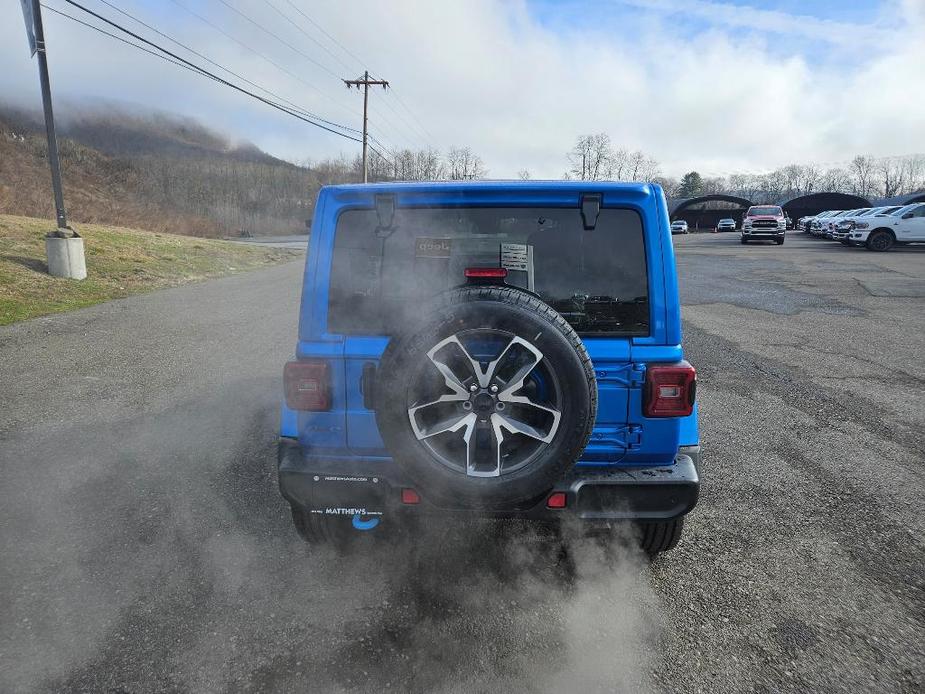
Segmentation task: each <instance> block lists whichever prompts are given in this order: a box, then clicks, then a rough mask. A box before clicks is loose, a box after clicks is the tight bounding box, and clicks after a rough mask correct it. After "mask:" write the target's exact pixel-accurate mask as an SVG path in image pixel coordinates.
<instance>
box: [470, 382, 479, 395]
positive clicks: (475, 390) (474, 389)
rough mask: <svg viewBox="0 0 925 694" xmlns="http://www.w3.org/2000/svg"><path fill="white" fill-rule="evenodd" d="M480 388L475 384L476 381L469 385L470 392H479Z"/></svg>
mask: <svg viewBox="0 0 925 694" xmlns="http://www.w3.org/2000/svg"><path fill="white" fill-rule="evenodd" d="M478 389H479V387H478V386H477V385H475V384H474V383H473V384H472V385H471V386H469V392H470V393H475V392H478Z"/></svg>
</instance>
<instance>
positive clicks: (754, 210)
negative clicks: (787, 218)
mask: <svg viewBox="0 0 925 694" xmlns="http://www.w3.org/2000/svg"><path fill="white" fill-rule="evenodd" d="M783 214H784V211H783V210H782V209H781V208H779V207H750V208H748V216H749V217H754V216H757V215H767V216H770V217H782V216H783Z"/></svg>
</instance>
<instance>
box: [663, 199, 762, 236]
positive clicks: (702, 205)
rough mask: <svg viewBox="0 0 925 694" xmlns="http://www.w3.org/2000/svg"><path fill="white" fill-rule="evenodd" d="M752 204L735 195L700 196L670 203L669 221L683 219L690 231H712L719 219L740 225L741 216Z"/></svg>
mask: <svg viewBox="0 0 925 694" xmlns="http://www.w3.org/2000/svg"><path fill="white" fill-rule="evenodd" d="M751 206H752V202H751V201H750V200H747V199H746V198H740V197H738V196H736V195H723V194H719V193H718V194H715V195H701V196H698V197H696V198H681V199H676V200H672V201H671V207H670V211H671V214H670V216H671V219H672V221H674V220H675V219H683V220H684V221H685V222H687V226H689V227H690V228H692V229H712V228H714V227H715V226H716V224H717V223H718V222H719V220H721V219H734V220H735V221H736V226H739V225H740V224H741V223H742V215H744V214H745V211H746V210H747V209H748V208H749V207H751Z"/></svg>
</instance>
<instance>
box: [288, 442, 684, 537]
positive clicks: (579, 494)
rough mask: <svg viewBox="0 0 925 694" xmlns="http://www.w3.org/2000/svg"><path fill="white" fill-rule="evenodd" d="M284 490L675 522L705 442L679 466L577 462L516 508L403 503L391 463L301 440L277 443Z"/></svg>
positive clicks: (528, 515)
mask: <svg viewBox="0 0 925 694" xmlns="http://www.w3.org/2000/svg"><path fill="white" fill-rule="evenodd" d="M278 455H279V487H280V492H281V493H282V495H283V497H284V498H285V499H286V500H287V501H288V502H289V503H290V504H292V505H294V506H297V507H299V508H301V509H303V510H305V511H308V512H316V513H321V512H330V511H329V509H332V508H333V509H341V510H342V509H355V508H363V509H364V510H365V511H367V512H368V513H374V514H377V515H391V514H408V515H420V514H433V515H442V516H446V515H451V514H452V515H456V514H462V515H470V516H477V517H493V518H523V519H534V520H561V519H563V518H564V517H572V518H578V519H581V520H584V521H588V522H594V521H612V520H670V519H673V518H678V517H679V516H683V515H685V514H686V513H688V512H690V511H691V510H692V509H693V508H694V506H696V504H697V500H698V498H699V495H700V476H699V468H700V447H699V446H689V447H685V448H682V449H681V451H679V453H678V455H677V456H676V457H675V460H674V464H672V465H664V466H657V467H624V468H613V467H585V466H581V467H576V468H573V469H572V470H571V471H570V472H569V473H568V474H567V475H565V476H564V477H563V478H562V479H561V480H560V481H559V482H558V483H557V484H556V485H555V486H554V487H553V488H552V489H550V490H549V492H548V493H547V494H544V495H543V496H542V498H540V499H538V500H536V501H535V502H534V503H532V504H528V505H526V506H525V507H522V508H518V509H490V510H486V509H479V510H472V509H457V508H445V507H439V506H436V505H434V504H433V503H431V502H430V501H428V499H427V498H426V496H425V492H422V493H421V500H420V503H419V504H414V505H409V504H403V503H402V501H401V496H402V494H401V490H402V489H403V488H413V487H414V485H413V483H412V482H411V481H410V480H409V479H408V478H407V477H406V476H405V475H404V472H403V471H402V470H401V468H400V467H399V466H398V465H396V464H395V463H394V462H392V461H391V460H379V461H369V460H363V459H357V458H345V459H340V460H325V459H321V458H316V457H309V456H306V455H305V454H304V451H303V449H302V446H301V445H300V444H299V442H298V441H297V440H295V439H290V438H280V440H279V454H278ZM553 492H565V494H566V506H565V508H562V509H550V508H547V506H546V500H547V498H548V496H549V494H552V493H553Z"/></svg>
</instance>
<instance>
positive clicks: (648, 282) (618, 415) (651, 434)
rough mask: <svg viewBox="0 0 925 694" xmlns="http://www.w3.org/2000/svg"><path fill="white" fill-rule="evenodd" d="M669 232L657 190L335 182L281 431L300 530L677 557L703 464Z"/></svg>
mask: <svg viewBox="0 0 925 694" xmlns="http://www.w3.org/2000/svg"><path fill="white" fill-rule="evenodd" d="M668 226H669V220H668V211H667V208H666V205H665V198H664V194H663V193H662V190H661V188H659V187H658V186H656V185H646V184H624V183H599V182H595V183H589V182H542V183H541V182H536V183H534V182H524V183H521V182H517V183H513V182H477V183H403V184H374V185H346V186H333V187H327V188H324V189H323V190H322V191H321V193H320V195H319V197H318V204H317V208H316V214H315V218H314V222H313V226H312V234H311V242H310V248H309V253H308V257H307V260H306V264H305V276H304V285H303V290H302V308H301V312H300V316H299V340H298V344H297V346H296V355H295V359H294V360H293V361H290V362H289V363H287V364H286V365H285V369H284V387H285V401H284V403H283V406H282V416H281V422H280V441H279V485H280V490H281V491H282V494H283V496H284V497H285V499H286V500H287V501H288V502H289V504H290V505H291V507H292V517H293V520H294V523H295V527H296V529H297V530H298V532H299V534H300V535H301V536H302V537H303V538H304V539H306V540H308V541H309V542H323V541H334V542H347V541H349V540H350V538H351V536H355V535H357V534H359V533H363V532H370V531H374V532H380V531H381V530H382V529H383V528H384V527H388V526H389V525H391V524H395V525H398V524H401V523H402V522H404V521H410V520H411V519H412V518H411V517H413V516H418V517H424V516H428V515H429V517H430V518H434V517H436V516H439V517H442V518H444V519H446V518H450V519H451V522H455V521H456V520H457V519H458V517H459V516H460V515H469V516H480V517H501V518H521V519H531V520H536V521H556V520H562V519H564V518H566V517H570V518H573V519H580V521H581V522H582V523H583V524H584V525H586V526H588V527H594V528H598V529H601V528H603V529H605V530H606V529H609V528H612V527H615V526H617V525H621V526H623V525H626V524H627V522H631V523H633V524H634V525H636V526H637V527H638V529H639V532H638V538H639V542H640V544H641V546H642V548H643V550H645V551H646V552H648V553H650V554H654V553H656V552H661V551H665V550H668V549H671V548H673V547H674V546H675V545H676V544H677V542H678V540H679V539H680V536H681V531H682V528H683V522H684V515H685V514H686V513H688V512H689V511H690V510H691V509H692V508H693V507H694V505H695V504H696V503H697V498H698V493H699V478H698V470H699V462H700V448H699V440H698V432H697V410H696V404H695V389H696V379H695V372H694V369H693V367H691V365H690V364H688V363H687V362H686V361H684V355H683V353H682V349H681V318H680V307H679V301H678V285H677V277H676V274H675V261H674V254H673V250H672V243H671V237H670V234H669V228H668Z"/></svg>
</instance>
